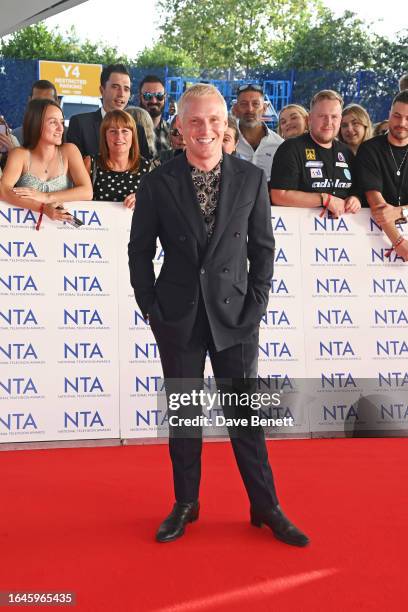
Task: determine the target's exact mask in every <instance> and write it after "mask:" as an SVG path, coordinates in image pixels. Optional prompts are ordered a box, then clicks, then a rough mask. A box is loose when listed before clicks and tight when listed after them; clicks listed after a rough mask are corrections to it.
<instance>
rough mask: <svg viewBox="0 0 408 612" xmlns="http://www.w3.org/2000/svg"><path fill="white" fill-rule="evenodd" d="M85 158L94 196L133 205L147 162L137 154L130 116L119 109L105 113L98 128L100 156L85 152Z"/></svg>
mask: <svg viewBox="0 0 408 612" xmlns="http://www.w3.org/2000/svg"><path fill="white" fill-rule="evenodd" d="M84 162H85V165H86V167H87V169H88V172H89V174H90V175H91V178H92V184H93V194H94V195H93V199H94V200H97V201H104V202H123V204H124V205H125V206H126V207H127V208H134V206H135V203H136V194H137V189H138V187H139V184H140V181H141V179H142V177H143V176H144V175H145V174H147V173H148V172H149V170H150V162H149V161H148V160H146V159H144V158H143V157H141V155H140V152H139V144H138V140H137V132H136V124H135V122H134V119H133V117H131V116H130V115H129V114H128V113H126V112H125V111H122V110H113V111H109V112H108V113H106V115H105V117H104V118H103V121H102V124H101V128H100V145H99V156H98V157H97V158H91V157H89V156H88V157H86V158H85V159H84Z"/></svg>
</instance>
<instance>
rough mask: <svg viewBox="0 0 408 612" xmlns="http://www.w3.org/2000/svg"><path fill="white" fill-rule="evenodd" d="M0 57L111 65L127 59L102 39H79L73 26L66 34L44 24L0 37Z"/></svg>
mask: <svg viewBox="0 0 408 612" xmlns="http://www.w3.org/2000/svg"><path fill="white" fill-rule="evenodd" d="M0 56H1V57H4V58H12V59H42V60H61V61H70V62H83V63H90V64H110V63H113V62H124V63H126V62H129V59H128V58H126V57H123V56H120V54H119V53H118V51H117V49H116V47H109V46H108V45H106V44H104V43H102V42H91V41H90V40H85V41H84V42H82V41H80V39H79V37H78V35H77V33H76V31H75V28H74V27H71V29H70V30H68V32H66V34H65V35H63V34H61V32H60V31H59V30H58V29H56V30H49V29H48V28H47V26H46V25H45V24H44V23H37V24H36V25H32V26H28V27H27V28H23V29H22V30H18V31H17V32H14V33H13V34H11V35H10V36H7V37H5V38H2V39H1V40H0Z"/></svg>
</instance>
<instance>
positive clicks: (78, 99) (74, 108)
mask: <svg viewBox="0 0 408 612" xmlns="http://www.w3.org/2000/svg"><path fill="white" fill-rule="evenodd" d="M60 105H61V109H62V112H63V113H64V118H65V125H66V127H68V125H69V120H70V119H71V117H72V116H73V115H79V114H80V113H92V112H95V111H97V110H98V108H101V106H102V101H101V98H96V97H95V98H94V97H91V96H62V98H61V101H60Z"/></svg>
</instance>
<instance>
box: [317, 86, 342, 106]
mask: <svg viewBox="0 0 408 612" xmlns="http://www.w3.org/2000/svg"><path fill="white" fill-rule="evenodd" d="M322 100H337V102H340V106H341V108H343V106H344V100H343V98H342V97H341V95H340V94H339V93H337V91H333V89H322V91H318V92H317V94H315V95H314V96H313V98H312V99H311V100H310V110H312V108H313V107H314V105H315V104H317V103H318V102H321V101H322Z"/></svg>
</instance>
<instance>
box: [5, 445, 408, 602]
mask: <svg viewBox="0 0 408 612" xmlns="http://www.w3.org/2000/svg"><path fill="white" fill-rule="evenodd" d="M407 451H408V440H406V439H345V440H288V441H276V442H271V443H269V454H270V458H271V463H272V467H273V469H274V472H275V478H276V482H277V487H278V493H279V496H280V500H281V505H282V507H283V508H284V510H285V511H286V513H287V514H288V515H289V516H290V518H291V519H292V520H293V521H294V522H295V523H296V524H298V526H299V527H301V528H303V529H304V530H305V532H306V533H307V534H308V535H310V537H311V538H312V544H311V545H310V546H309V547H308V548H305V549H297V548H293V547H290V546H287V545H285V544H282V543H280V542H278V541H277V540H276V539H275V538H273V536H272V533H271V532H270V531H269V530H268V529H267V528H263V529H255V528H253V527H251V526H250V525H249V521H248V504H247V501H246V498H245V494H244V491H243V488H242V485H241V482H240V479H239V477H238V474H237V470H236V468H235V465H234V461H233V457H232V453H231V449H230V448H229V445H228V444H226V443H213V444H207V445H206V446H205V449H204V458H203V482H202V493H201V507H202V513H201V517H200V520H199V521H198V522H197V523H194V524H193V525H191V526H189V527H188V529H187V533H186V535H185V537H184V538H182V539H181V540H178V541H177V542H173V543H171V544H156V543H155V542H154V539H153V537H154V533H155V530H156V528H157V526H158V524H159V523H160V521H161V520H162V519H163V518H164V516H165V515H166V514H167V512H168V511H169V510H170V508H171V505H172V499H173V497H172V487H171V480H170V464H169V460H168V454H167V447H166V446H130V447H115V448H93V449H92V448H84V449H68V450H67V449H61V450H59V449H58V450H54V449H53V450H40V451H14V452H13V451H9V452H8V451H5V452H1V453H0V474H1V511H0V513H1V514H0V515H1V524H0V591H2V592H4V591H16V590H24V591H51V592H55V591H60V592H63V591H74V592H76V594H77V605H76V606H75V607H68V606H67V607H60V606H58V607H53V608H49V607H45V606H40V607H35V608H25V609H33V610H52V609H58V610H60V609H64V610H70V609H71V610H78V611H81V612H82V611H86V612H88V611H90V612H91V611H95V612H104V611H105V610H106V611H109V612H116V611H119V612H121V611H126V612H127V611H131V612H133V611H135V612H145V611H146V612H187V611H189V612H190V611H196V610H197V611H203V610H220V611H221V612H224V611H228V612H230V611H233V612H240V611H241V610H242V611H245V612H247V611H248V610H257V611H272V610H273V611H275V610H276V611H279V612H280V611H286V610H289V611H292V610H294V611H296V612H304V611H309V610H310V611H314V612H316V611H320V610H321V611H325V612H336V611H342V612H344V611H354V610H381V611H383V610H387V611H394V610H398V611H399V610H406V609H407V606H408V590H407V587H406V582H405V575H406V570H405V559H406V554H407V551H408V530H407V528H406V524H407V515H408V512H407V505H408V486H407V482H408V461H407V454H408V452H407ZM5 609H6V608H5ZM10 609H17V608H10Z"/></svg>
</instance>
